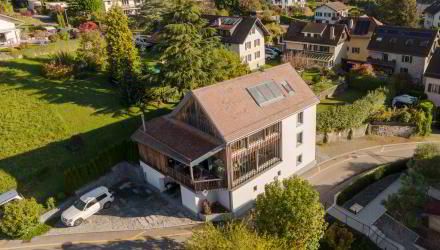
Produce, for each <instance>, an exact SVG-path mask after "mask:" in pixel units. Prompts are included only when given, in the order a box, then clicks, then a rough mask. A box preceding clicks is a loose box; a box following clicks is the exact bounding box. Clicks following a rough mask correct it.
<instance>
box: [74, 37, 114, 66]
mask: <svg viewBox="0 0 440 250" xmlns="http://www.w3.org/2000/svg"><path fill="white" fill-rule="evenodd" d="M77 59H78V63H79V64H80V67H81V68H85V69H87V70H92V71H97V70H103V69H104V67H105V62H106V60H107V49H106V42H105V39H104V37H102V35H101V33H100V32H99V31H89V32H86V33H83V34H81V41H80V47H79V48H78V50H77Z"/></svg>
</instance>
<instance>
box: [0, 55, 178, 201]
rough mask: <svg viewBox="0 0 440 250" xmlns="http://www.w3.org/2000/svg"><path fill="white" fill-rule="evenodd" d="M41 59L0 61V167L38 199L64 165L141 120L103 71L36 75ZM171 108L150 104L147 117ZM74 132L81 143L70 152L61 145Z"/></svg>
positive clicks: (52, 187)
mask: <svg viewBox="0 0 440 250" xmlns="http://www.w3.org/2000/svg"><path fill="white" fill-rule="evenodd" d="M42 60H43V59H16V60H11V61H5V62H0V106H1V107H2V108H1V109H0V138H1V139H0V149H1V150H0V169H4V170H5V171H7V172H8V173H10V174H11V175H13V176H14V177H15V178H17V180H18V183H19V187H18V189H19V191H20V192H22V193H23V194H25V195H26V196H34V197H36V198H38V199H39V200H40V201H42V200H44V199H45V198H47V197H48V196H56V195H58V194H59V193H61V192H62V190H63V170H64V169H65V168H66V167H69V166H71V165H73V164H75V165H80V164H81V163H85V162H87V161H89V160H90V159H91V158H93V157H94V156H95V155H96V154H97V153H98V152H100V151H101V150H103V149H105V148H107V147H109V146H110V145H113V144H115V143H117V142H119V141H122V140H124V139H127V138H129V136H130V134H131V133H132V132H133V131H134V130H135V129H136V128H137V126H139V124H140V118H139V117H138V116H136V115H130V114H128V113H127V112H126V111H125V110H126V109H125V108H124V106H123V105H121V104H120V97H119V93H118V91H117V90H116V89H115V88H114V87H112V86H111V85H110V84H109V83H108V81H107V77H106V76H105V75H103V74H94V75H93V76H91V77H89V78H87V79H83V80H67V81H54V80H47V79H45V78H43V77H42V76H41V75H40V71H41V63H42ZM170 108H171V105H166V106H165V105H164V106H163V107H160V108H159V109H158V108H156V107H149V111H148V112H147V114H146V115H147V118H148V117H152V116H155V115H158V114H161V113H163V112H167V111H168V110H169V109H170ZM77 134H81V136H82V138H83V140H84V146H83V148H82V149H81V150H80V151H77V152H71V151H69V150H68V149H67V147H66V145H68V143H69V138H70V137H71V136H73V135H77Z"/></svg>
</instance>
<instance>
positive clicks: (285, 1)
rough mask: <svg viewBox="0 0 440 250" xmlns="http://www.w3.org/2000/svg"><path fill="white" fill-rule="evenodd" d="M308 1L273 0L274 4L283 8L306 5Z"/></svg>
mask: <svg viewBox="0 0 440 250" xmlns="http://www.w3.org/2000/svg"><path fill="white" fill-rule="evenodd" d="M306 3H307V1H306V0H272V4H273V5H278V6H281V7H282V8H287V7H294V6H298V7H302V8H304V6H306Z"/></svg>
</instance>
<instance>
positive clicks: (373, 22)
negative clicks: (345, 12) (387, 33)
mask: <svg viewBox="0 0 440 250" xmlns="http://www.w3.org/2000/svg"><path fill="white" fill-rule="evenodd" d="M350 20H352V22H353V27H351V28H350ZM339 23H340V24H345V25H347V28H348V31H349V32H350V35H356V36H364V35H367V34H369V33H372V32H374V30H375V29H376V27H377V26H380V25H383V24H382V23H381V22H380V21H378V20H377V19H376V18H374V17H369V16H360V17H344V18H342V20H341V21H339Z"/></svg>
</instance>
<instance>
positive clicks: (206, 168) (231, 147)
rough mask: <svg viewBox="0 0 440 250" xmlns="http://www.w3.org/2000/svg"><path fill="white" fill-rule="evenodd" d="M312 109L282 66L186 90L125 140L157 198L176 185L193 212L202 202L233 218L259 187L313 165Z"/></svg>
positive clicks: (311, 99)
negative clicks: (136, 148)
mask: <svg viewBox="0 0 440 250" xmlns="http://www.w3.org/2000/svg"><path fill="white" fill-rule="evenodd" d="M318 102H319V100H318V98H317V97H316V96H315V94H314V93H313V92H312V91H311V90H310V88H309V87H308V86H307V84H306V83H305V82H304V81H303V80H302V79H301V77H300V76H299V75H298V73H297V72H296V71H295V70H294V69H293V67H292V66H291V65H290V64H283V65H279V66H276V67H273V68H270V69H267V70H264V71H257V72H254V73H251V74H249V75H246V76H242V77H239V78H235V79H232V80H228V81H225V82H222V83H218V84H215V85H211V86H208V87H204V88H200V89H196V90H193V91H190V92H189V93H187V94H186V96H185V98H184V99H183V100H182V101H181V102H180V104H179V105H178V106H177V107H176V109H175V110H174V111H173V112H172V113H170V114H168V115H165V116H162V117H159V118H155V119H153V120H150V121H147V122H146V123H144V125H143V126H142V127H141V128H139V129H138V130H137V131H136V132H135V133H134V134H133V135H132V139H133V140H134V141H136V142H137V143H138V146H139V152H140V157H141V159H140V164H141V166H142V169H143V171H144V173H145V178H146V181H147V182H148V183H149V184H151V185H152V186H154V187H156V188H157V189H158V190H160V191H164V190H166V188H167V186H169V184H168V183H177V184H178V185H179V188H180V194H181V199H182V204H183V205H184V206H185V207H186V208H188V209H189V210H191V211H192V212H194V213H199V212H200V211H201V203H202V202H203V200H205V199H206V200H209V201H210V202H218V203H220V204H221V205H222V206H224V207H225V208H227V209H228V210H229V211H231V212H233V213H234V214H235V215H239V214H242V213H243V212H245V211H246V210H247V209H249V208H250V207H252V205H253V203H254V200H255V199H256V197H257V195H258V194H261V193H262V192H264V187H265V185H266V184H268V183H271V182H273V181H274V180H281V179H284V178H287V177H289V176H291V175H293V174H300V173H303V172H305V171H307V170H309V169H310V168H311V167H313V166H315V164H316V161H315V160H316V159H315V157H316V156H315V153H316V151H315V134H316V105H317V104H318Z"/></svg>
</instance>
